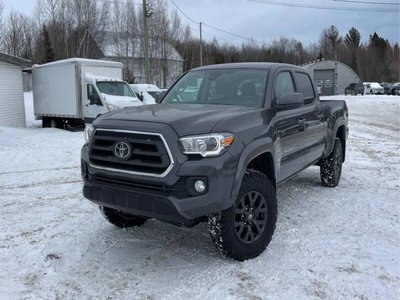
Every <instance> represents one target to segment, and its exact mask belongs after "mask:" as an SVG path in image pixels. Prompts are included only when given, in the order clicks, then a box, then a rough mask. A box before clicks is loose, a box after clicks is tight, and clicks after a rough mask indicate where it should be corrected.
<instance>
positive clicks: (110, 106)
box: [107, 104, 120, 111]
mask: <svg viewBox="0 0 400 300" xmlns="http://www.w3.org/2000/svg"><path fill="white" fill-rule="evenodd" d="M107 109H108V111H113V110H117V109H120V107H118V106H116V105H111V104H107Z"/></svg>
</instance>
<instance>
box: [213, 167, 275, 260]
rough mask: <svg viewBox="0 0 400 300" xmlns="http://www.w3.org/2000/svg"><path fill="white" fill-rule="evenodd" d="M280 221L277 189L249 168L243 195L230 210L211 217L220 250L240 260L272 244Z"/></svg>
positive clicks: (242, 187) (263, 176)
mask: <svg viewBox="0 0 400 300" xmlns="http://www.w3.org/2000/svg"><path fill="white" fill-rule="evenodd" d="M276 219H277V202H276V194H275V188H274V186H273V185H272V184H271V182H270V181H269V179H268V178H267V177H266V176H265V175H264V174H262V173H260V172H258V171H255V170H252V169H248V170H246V173H245V175H244V177H243V181H242V185H241V187H240V192H239V196H238V197H237V199H236V201H235V203H234V205H233V206H232V207H230V208H228V209H227V210H224V211H221V212H217V213H213V214H211V215H210V216H209V222H208V223H209V229H210V235H211V239H212V241H213V242H214V244H215V246H216V247H217V249H218V250H220V251H221V252H222V253H223V254H224V255H226V256H227V257H230V258H233V259H235V260H238V261H243V260H246V259H250V258H254V257H256V256H258V255H260V254H261V253H262V252H263V251H264V250H265V248H266V247H267V246H268V244H269V242H270V241H271V238H272V235H273V233H274V230H275V226H276Z"/></svg>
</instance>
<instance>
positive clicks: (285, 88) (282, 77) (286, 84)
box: [275, 72, 294, 103]
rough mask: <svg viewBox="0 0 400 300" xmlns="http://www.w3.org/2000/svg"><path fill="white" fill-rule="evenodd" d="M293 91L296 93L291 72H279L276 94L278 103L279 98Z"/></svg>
mask: <svg viewBox="0 0 400 300" xmlns="http://www.w3.org/2000/svg"><path fill="white" fill-rule="evenodd" d="M291 93H294V84H293V80H292V76H291V75H290V72H282V73H279V74H278V77H277V78H276V83H275V96H276V101H277V103H279V100H280V99H281V98H282V97H284V96H286V95H288V94H291Z"/></svg>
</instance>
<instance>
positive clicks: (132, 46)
mask: <svg viewBox="0 0 400 300" xmlns="http://www.w3.org/2000/svg"><path fill="white" fill-rule="evenodd" d="M112 35H113V33H112V32H108V33H106V38H105V40H104V43H103V47H102V51H103V53H104V57H117V58H120V57H134V58H143V57H144V55H143V49H142V45H141V40H140V39H139V38H135V39H132V38H129V37H123V36H122V37H121V36H118V39H115V40H118V41H119V42H118V43H117V42H116V41H115V40H114V39H113V36H112ZM154 44H156V41H155V40H150V41H149V56H150V58H164V57H165V56H166V57H167V59H169V60H176V61H183V58H182V56H181V55H180V54H179V53H178V51H176V49H175V48H174V47H173V46H172V45H171V44H167V45H166V48H165V49H162V47H156V46H152V45H154ZM163 53H165V54H163Z"/></svg>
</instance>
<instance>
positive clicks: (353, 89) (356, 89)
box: [344, 82, 364, 95]
mask: <svg viewBox="0 0 400 300" xmlns="http://www.w3.org/2000/svg"><path fill="white" fill-rule="evenodd" d="M344 94H345V95H358V94H360V95H364V85H363V84H362V83H356V82H354V83H350V84H349V85H348V86H347V87H346V88H345V89H344Z"/></svg>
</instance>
